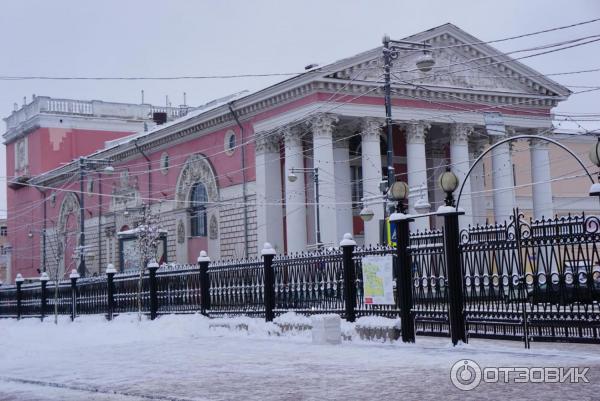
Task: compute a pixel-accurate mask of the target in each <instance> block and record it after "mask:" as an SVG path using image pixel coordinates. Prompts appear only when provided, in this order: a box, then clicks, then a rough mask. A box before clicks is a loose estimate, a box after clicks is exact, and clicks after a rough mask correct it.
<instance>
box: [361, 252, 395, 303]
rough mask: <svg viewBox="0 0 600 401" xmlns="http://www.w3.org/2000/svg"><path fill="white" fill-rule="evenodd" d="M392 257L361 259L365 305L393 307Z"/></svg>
mask: <svg viewBox="0 0 600 401" xmlns="http://www.w3.org/2000/svg"><path fill="white" fill-rule="evenodd" d="M393 266H394V264H393V262H392V255H385V256H383V255H370V256H365V257H363V258H362V273H363V293H364V300H365V304H368V305H394V304H395V303H394V271H393Z"/></svg>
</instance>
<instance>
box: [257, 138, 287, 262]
mask: <svg viewBox="0 0 600 401" xmlns="http://www.w3.org/2000/svg"><path fill="white" fill-rule="evenodd" d="M255 135H256V148H255V151H256V220H257V240H258V248H259V249H262V245H263V244H264V243H265V242H269V243H271V245H273V248H274V249H275V250H276V251H277V252H278V253H282V252H283V251H284V249H283V212H282V205H281V203H282V202H281V162H280V156H279V137H278V136H275V135H273V134H272V133H267V134H255Z"/></svg>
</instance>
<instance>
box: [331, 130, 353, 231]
mask: <svg viewBox="0 0 600 401" xmlns="http://www.w3.org/2000/svg"><path fill="white" fill-rule="evenodd" d="M333 159H334V174H335V186H336V187H335V199H336V203H337V205H336V208H335V212H336V215H337V216H336V220H337V238H343V237H344V234H346V233H350V234H353V228H354V227H353V225H352V184H351V182H350V148H349V143H348V139H337V138H336V140H335V142H334V144H333Z"/></svg>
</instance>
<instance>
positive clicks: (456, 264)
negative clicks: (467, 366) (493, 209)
mask: <svg viewBox="0 0 600 401" xmlns="http://www.w3.org/2000/svg"><path fill="white" fill-rule="evenodd" d="M439 183H440V187H441V188H442V191H444V192H445V193H446V199H445V205H444V206H440V207H439V209H438V215H440V216H443V217H444V249H445V253H446V269H447V274H448V309H449V310H448V320H449V323H450V337H451V338H452V344H454V345H456V344H458V342H459V341H462V342H463V343H466V342H467V331H466V327H465V315H464V303H463V282H464V280H463V270H462V266H461V260H460V231H459V226H458V216H460V215H461V214H464V212H463V211H461V210H459V209H458V208H457V207H456V205H455V203H454V195H453V193H454V191H456V189H457V188H458V184H459V180H458V177H457V176H456V175H455V174H454V173H453V172H452V171H450V167H448V168H447V169H446V171H445V172H444V173H442V175H440V179H439Z"/></svg>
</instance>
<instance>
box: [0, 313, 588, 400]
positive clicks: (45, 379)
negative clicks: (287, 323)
mask: <svg viewBox="0 0 600 401" xmlns="http://www.w3.org/2000/svg"><path fill="white" fill-rule="evenodd" d="M40 326H41V325H40ZM32 327H34V326H32ZM93 327H94V328H95V329H94V330H92V329H88V330H84V331H83V332H82V333H80V334H81V335H80V336H79V337H74V335H75V334H77V333H78V331H76V330H68V331H64V333H63V332H60V331H59V332H56V333H50V334H48V333H46V331H47V330H46V329H45V328H44V329H42V330H38V332H37V333H35V334H32V333H30V332H29V331H28V332H23V333H22V336H21V337H19V331H18V330H14V329H13V330H12V331H10V333H9V334H8V335H7V336H6V338H5V340H4V342H3V343H1V345H2V349H4V350H6V351H5V352H3V353H2V354H1V355H0V399H1V400H31V401H34V400H35V401H37V400H148V399H151V400H153V399H155V400H171V399H174V400H204V399H208V400H324V399H339V400H375V399H376V400H399V399H402V400H412V399H414V400H424V399H430V398H433V397H443V398H444V399H449V400H455V399H456V400H465V399H478V400H486V399H490V400H492V399H501V398H502V399H513V400H517V399H519V400H521V399H531V400H539V399H561V400H575V399H576V400H586V399H600V352H599V351H600V347H598V346H589V345H573V344H547V345H542V344H533V346H532V349H531V350H529V351H526V350H523V349H522V348H521V347H522V346H521V344H519V343H511V342H500V341H489V340H487V341H486V340H478V341H472V342H471V344H469V345H467V346H463V347H457V348H453V347H450V346H448V342H449V341H448V340H447V339H436V338H417V344H414V345H402V344H394V345H384V344H366V343H344V344H342V345H339V346H325V345H319V346H317V345H312V344H310V339H309V338H308V337H305V336H297V337H278V338H271V337H265V336H247V335H245V334H239V333H233V334H232V333H230V332H225V331H223V330H221V331H218V332H215V331H209V330H207V329H206V328H199V329H198V330H197V331H196V330H194V328H192V327H187V328H186V329H185V330H180V329H181V326H180V325H179V326H177V330H173V331H174V334H173V335H165V333H169V328H168V327H162V326H157V327H156V328H155V327H152V323H145V324H144V325H143V327H141V328H140V329H139V330H138V331H137V332H136V333H138V334H139V335H132V334H131V333H130V332H125V334H123V335H120V334H119V333H120V332H122V330H119V329H118V327H119V326H114V327H111V328H110V330H109V329H107V330H105V331H103V330H104V329H102V328H100V329H98V328H97V325H96V326H93ZM99 327H102V326H99ZM1 329H2V326H1V325H0V330H1ZM98 330H100V331H102V332H101V333H98ZM65 333H66V334H65ZM32 336H35V337H36V338H38V341H31V338H32ZM65 336H66V337H65ZM98 338H107V341H99V342H100V343H98ZM20 340H22V341H20ZM0 341H1V340H0ZM94 341H95V342H96V343H94ZM462 358H469V359H472V360H474V361H476V362H477V363H479V364H480V365H481V366H546V367H553V366H557V367H560V366H562V367H567V366H580V367H584V366H585V367H590V368H591V370H590V373H589V374H588V378H589V379H590V381H591V383H589V384H514V383H511V384H504V383H502V384H488V383H482V384H480V385H479V387H477V388H476V389H475V390H473V391H469V392H464V391H460V390H458V389H456V388H454V386H453V385H452V384H451V382H450V368H451V366H452V365H453V364H454V363H455V362H456V361H457V360H460V359H462Z"/></svg>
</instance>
